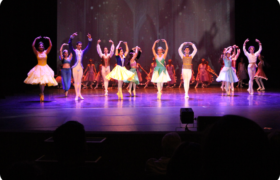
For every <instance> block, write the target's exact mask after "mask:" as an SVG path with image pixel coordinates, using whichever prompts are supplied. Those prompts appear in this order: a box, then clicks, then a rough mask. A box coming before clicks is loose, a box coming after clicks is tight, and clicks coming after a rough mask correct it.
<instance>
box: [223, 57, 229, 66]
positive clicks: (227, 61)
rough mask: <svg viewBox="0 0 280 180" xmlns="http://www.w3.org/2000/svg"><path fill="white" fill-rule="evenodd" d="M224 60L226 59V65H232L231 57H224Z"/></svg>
mask: <svg viewBox="0 0 280 180" xmlns="http://www.w3.org/2000/svg"><path fill="white" fill-rule="evenodd" d="M223 60H224V63H225V67H231V59H230V58H227V57H224V58H223Z"/></svg>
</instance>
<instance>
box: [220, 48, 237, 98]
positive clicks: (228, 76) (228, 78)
mask: <svg viewBox="0 0 280 180" xmlns="http://www.w3.org/2000/svg"><path fill="white" fill-rule="evenodd" d="M231 50H232V47H229V48H225V49H224V51H223V54H224V55H223V61H224V64H225V66H224V67H223V69H222V70H221V72H220V74H219V77H218V78H217V79H216V81H218V82H220V81H224V82H225V84H226V93H227V95H228V96H229V95H230V83H234V82H238V78H237V76H236V74H235V72H234V71H233V68H232V66H231V61H232V57H233V56H231Z"/></svg>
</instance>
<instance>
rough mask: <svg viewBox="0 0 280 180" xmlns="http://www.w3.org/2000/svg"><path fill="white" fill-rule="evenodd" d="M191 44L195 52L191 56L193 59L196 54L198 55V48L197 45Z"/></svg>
mask: <svg viewBox="0 0 280 180" xmlns="http://www.w3.org/2000/svg"><path fill="white" fill-rule="evenodd" d="M189 44H190V45H191V46H192V48H193V52H192V54H191V57H192V58H194V56H195V55H196V53H197V48H196V46H195V44H193V43H192V42H189Z"/></svg>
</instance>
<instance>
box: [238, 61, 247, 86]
mask: <svg viewBox="0 0 280 180" xmlns="http://www.w3.org/2000/svg"><path fill="white" fill-rule="evenodd" d="M247 74H248V72H247V69H246V68H245V63H244V58H243V57H241V58H240V62H239V63H238V70H237V77H238V79H239V81H238V84H237V86H236V87H243V85H242V84H244V83H243V80H244V79H247V78H248V76H247Z"/></svg>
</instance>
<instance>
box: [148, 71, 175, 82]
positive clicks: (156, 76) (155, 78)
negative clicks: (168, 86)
mask: <svg viewBox="0 0 280 180" xmlns="http://www.w3.org/2000/svg"><path fill="white" fill-rule="evenodd" d="M151 81H152V82H153V83H166V82H168V81H171V79H170V76H169V74H168V73H167V71H165V72H164V71H162V72H161V73H160V75H159V71H154V73H153V76H152V80H151Z"/></svg>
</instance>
